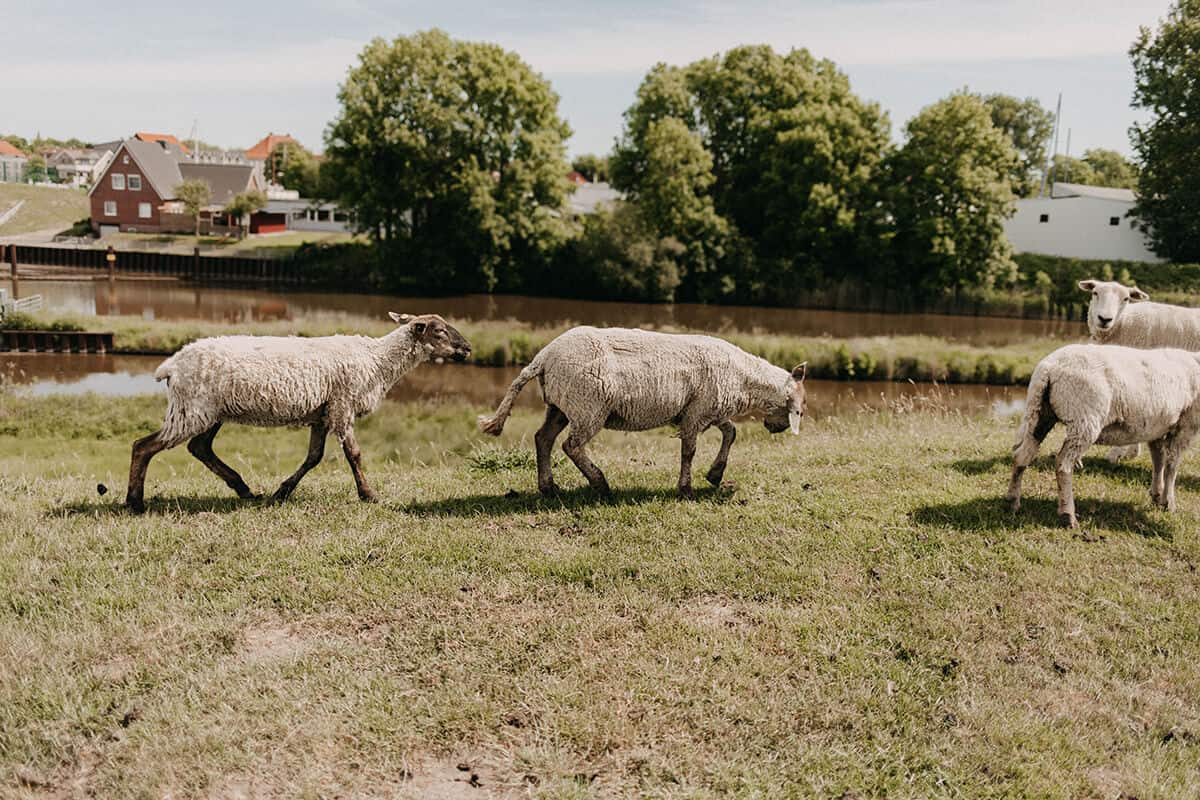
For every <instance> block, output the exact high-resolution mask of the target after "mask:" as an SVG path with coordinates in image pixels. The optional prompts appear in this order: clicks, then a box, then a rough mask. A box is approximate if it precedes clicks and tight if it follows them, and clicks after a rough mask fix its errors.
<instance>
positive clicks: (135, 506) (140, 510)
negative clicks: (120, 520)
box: [125, 500, 146, 514]
mask: <svg viewBox="0 0 1200 800" xmlns="http://www.w3.org/2000/svg"><path fill="white" fill-rule="evenodd" d="M125 507H126V508H128V509H129V511H130V513H133V514H145V513H146V504H145V503H143V502H142V501H141V500H126V501H125Z"/></svg>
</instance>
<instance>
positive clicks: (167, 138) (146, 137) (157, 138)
mask: <svg viewBox="0 0 1200 800" xmlns="http://www.w3.org/2000/svg"><path fill="white" fill-rule="evenodd" d="M133 138H135V139H137V140H138V141H142V142H166V143H167V144H172V145H174V146H175V147H177V148H179V150H180V151H181V152H182V153H183V154H184V155H185V156H186V155H187V154H188V153H189V152H191V151H189V150H188V149H187V147H186V146H185V145H184V144H183V143H182V142H180V141H179V140H178V139H176V138H175V137H174V136H172V135H171V134H169V133H147V132H146V131H139V132H138V133H135V134H134V135H133Z"/></svg>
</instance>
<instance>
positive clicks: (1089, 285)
mask: <svg viewBox="0 0 1200 800" xmlns="http://www.w3.org/2000/svg"><path fill="white" fill-rule="evenodd" d="M1079 288H1080V289H1083V290H1084V291H1085V292H1090V291H1091V290H1092V289H1095V288H1096V282H1095V281H1080V282H1079Z"/></svg>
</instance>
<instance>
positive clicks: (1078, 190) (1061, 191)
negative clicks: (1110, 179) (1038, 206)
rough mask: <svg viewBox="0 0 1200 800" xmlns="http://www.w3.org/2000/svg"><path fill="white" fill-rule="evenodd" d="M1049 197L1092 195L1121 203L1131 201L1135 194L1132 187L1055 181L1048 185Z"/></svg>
mask: <svg viewBox="0 0 1200 800" xmlns="http://www.w3.org/2000/svg"><path fill="white" fill-rule="evenodd" d="M1050 197H1051V198H1052V199H1055V200H1057V199H1059V198H1062V197H1093V198H1095V199H1097V200H1118V201H1120V202H1122V203H1133V202H1135V201H1136V200H1137V195H1135V194H1134V193H1133V190H1132V189H1117V188H1115V187H1111V186H1086V185H1084V184H1082V183H1060V182H1058V181H1055V183H1054V185H1052V186H1051V187H1050Z"/></svg>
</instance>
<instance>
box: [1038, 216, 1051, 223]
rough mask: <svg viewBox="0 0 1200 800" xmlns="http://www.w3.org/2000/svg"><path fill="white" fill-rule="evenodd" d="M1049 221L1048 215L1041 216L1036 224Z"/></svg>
mask: <svg viewBox="0 0 1200 800" xmlns="http://www.w3.org/2000/svg"><path fill="white" fill-rule="evenodd" d="M1049 221H1050V215H1049V214H1042V215H1041V216H1039V217H1038V222H1049Z"/></svg>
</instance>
